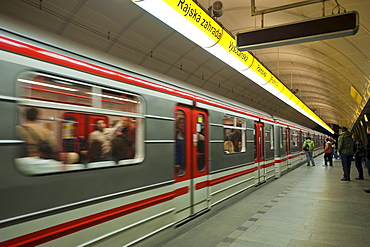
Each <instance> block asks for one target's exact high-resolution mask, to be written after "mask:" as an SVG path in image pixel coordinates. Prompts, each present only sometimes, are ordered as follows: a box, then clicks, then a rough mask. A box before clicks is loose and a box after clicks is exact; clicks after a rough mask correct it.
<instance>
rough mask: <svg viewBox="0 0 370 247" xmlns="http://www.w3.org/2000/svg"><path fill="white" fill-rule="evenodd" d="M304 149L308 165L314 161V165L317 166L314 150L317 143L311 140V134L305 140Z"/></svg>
mask: <svg viewBox="0 0 370 247" xmlns="http://www.w3.org/2000/svg"><path fill="white" fill-rule="evenodd" d="M306 146H307V148H306ZM302 149H303V150H304V151H305V153H306V158H307V166H310V161H311V163H312V166H315V161H314V160H313V150H314V149H315V143H314V142H313V141H312V140H311V137H309V136H307V137H306V140H305V141H304V143H303V145H302ZM306 149H307V150H306Z"/></svg>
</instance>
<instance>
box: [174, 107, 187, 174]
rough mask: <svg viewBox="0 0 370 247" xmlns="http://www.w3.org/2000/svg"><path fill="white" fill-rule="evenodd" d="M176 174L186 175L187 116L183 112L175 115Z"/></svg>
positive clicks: (180, 111) (177, 112)
mask: <svg viewBox="0 0 370 247" xmlns="http://www.w3.org/2000/svg"><path fill="white" fill-rule="evenodd" d="M175 119H176V123H175V143H176V147H175V174H176V175H177V176H183V175H184V174H185V173H186V135H185V134H186V115H185V112H184V111H183V110H178V111H176V113H175Z"/></svg>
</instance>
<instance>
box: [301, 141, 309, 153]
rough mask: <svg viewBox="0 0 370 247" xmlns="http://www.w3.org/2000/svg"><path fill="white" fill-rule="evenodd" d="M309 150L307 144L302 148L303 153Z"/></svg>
mask: <svg viewBox="0 0 370 247" xmlns="http://www.w3.org/2000/svg"><path fill="white" fill-rule="evenodd" d="M309 150H310V146H309V144H308V143H307V142H306V146H305V147H304V148H303V151H309Z"/></svg>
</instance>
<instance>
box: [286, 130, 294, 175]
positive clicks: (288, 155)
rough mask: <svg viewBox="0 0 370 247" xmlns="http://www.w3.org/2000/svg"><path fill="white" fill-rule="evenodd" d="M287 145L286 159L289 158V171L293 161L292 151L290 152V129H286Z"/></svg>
mask: <svg viewBox="0 0 370 247" xmlns="http://www.w3.org/2000/svg"><path fill="white" fill-rule="evenodd" d="M285 138H286V140H285V145H286V157H287V162H288V163H287V164H288V169H289V168H291V167H292V159H291V157H290V156H291V155H290V154H291V151H290V129H288V128H287V129H285Z"/></svg>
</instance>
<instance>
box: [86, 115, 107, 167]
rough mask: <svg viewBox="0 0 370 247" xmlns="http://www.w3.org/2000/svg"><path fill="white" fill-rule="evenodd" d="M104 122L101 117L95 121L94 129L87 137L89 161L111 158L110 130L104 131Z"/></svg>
mask: <svg viewBox="0 0 370 247" xmlns="http://www.w3.org/2000/svg"><path fill="white" fill-rule="evenodd" d="M105 128H106V123H105V121H104V120H103V119H97V120H96V121H95V130H94V131H93V132H91V133H90V134H89V137H88V139H87V144H88V151H89V154H88V155H89V158H90V162H97V161H106V160H111V158H112V155H111V151H112V150H111V145H110V134H111V133H110V132H108V131H105Z"/></svg>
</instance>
